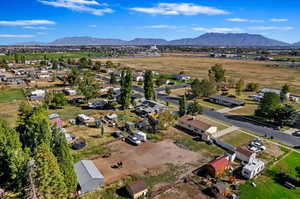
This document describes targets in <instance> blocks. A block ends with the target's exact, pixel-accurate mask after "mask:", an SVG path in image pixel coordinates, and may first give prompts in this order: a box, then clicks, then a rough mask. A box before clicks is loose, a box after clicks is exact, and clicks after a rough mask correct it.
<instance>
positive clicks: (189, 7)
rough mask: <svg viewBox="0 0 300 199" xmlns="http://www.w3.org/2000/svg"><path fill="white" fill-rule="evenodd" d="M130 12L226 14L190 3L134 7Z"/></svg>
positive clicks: (222, 11) (223, 11) (219, 10)
mask: <svg viewBox="0 0 300 199" xmlns="http://www.w3.org/2000/svg"><path fill="white" fill-rule="evenodd" d="M130 10H133V11H136V12H142V13H147V14H152V15H198V14H206V15H223V14H228V12H227V11H225V10H221V9H217V8H214V7H208V6H201V5H196V4H192V3H159V4H158V5H157V6H156V7H152V8H142V7H134V8H130Z"/></svg>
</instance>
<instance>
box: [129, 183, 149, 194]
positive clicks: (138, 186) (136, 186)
mask: <svg viewBox="0 0 300 199" xmlns="http://www.w3.org/2000/svg"><path fill="white" fill-rule="evenodd" d="M127 188H128V189H130V190H131V191H132V192H133V194H136V193H140V192H141V191H144V190H146V189H147V185H146V184H145V182H144V181H143V180H139V181H135V182H131V183H129V184H128V185H127Z"/></svg>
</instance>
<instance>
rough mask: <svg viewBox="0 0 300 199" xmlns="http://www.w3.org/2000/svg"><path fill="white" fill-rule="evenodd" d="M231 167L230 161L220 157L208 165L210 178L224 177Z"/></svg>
mask: <svg viewBox="0 0 300 199" xmlns="http://www.w3.org/2000/svg"><path fill="white" fill-rule="evenodd" d="M229 165H230V161H229V160H228V159H227V158H226V157H220V158H217V159H215V160H213V161H211V162H210V163H208V165H207V172H208V174H209V175H210V176H212V177H214V178H216V177H219V176H222V175H223V174H224V172H225V171H226V170H227V169H228V168H229Z"/></svg>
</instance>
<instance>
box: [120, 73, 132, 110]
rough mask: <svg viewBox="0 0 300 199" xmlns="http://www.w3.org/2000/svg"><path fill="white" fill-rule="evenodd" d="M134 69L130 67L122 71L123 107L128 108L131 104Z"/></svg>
mask: <svg viewBox="0 0 300 199" xmlns="http://www.w3.org/2000/svg"><path fill="white" fill-rule="evenodd" d="M132 79H133V77H132V70H131V69H130V68H127V69H125V70H124V71H123V72H122V79H121V101H120V103H121V105H122V108H123V109H128V108H129V105H130V104H131V92H132Z"/></svg>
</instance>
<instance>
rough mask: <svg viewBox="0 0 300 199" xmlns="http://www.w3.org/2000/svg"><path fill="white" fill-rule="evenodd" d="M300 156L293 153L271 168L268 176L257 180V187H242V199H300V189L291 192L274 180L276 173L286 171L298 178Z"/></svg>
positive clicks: (248, 185) (248, 184)
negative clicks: (297, 170) (297, 169)
mask: <svg viewBox="0 0 300 199" xmlns="http://www.w3.org/2000/svg"><path fill="white" fill-rule="evenodd" d="M299 160H300V154H299V153H295V152H292V153H290V154H289V155H288V156H286V157H285V158H283V159H282V160H280V161H279V162H278V163H276V164H274V165H273V166H271V167H270V168H269V169H268V171H267V172H266V174H264V175H263V176H260V177H259V178H257V179H255V180H254V182H255V183H256V185H257V186H256V187H253V186H251V184H250V182H248V183H246V184H244V185H241V197H240V198H241V199H253V198H255V199H265V198H272V199H283V198H286V199H299V196H300V188H299V187H298V188H296V189H294V190H290V189H287V188H285V187H284V186H282V185H280V184H278V183H277V182H276V181H275V179H274V173H277V172H279V171H282V170H284V171H285V172H286V173H287V174H288V175H290V176H292V177H297V174H296V171H295V168H296V167H297V166H300V163H299Z"/></svg>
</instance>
